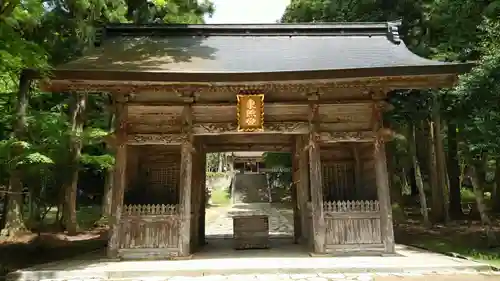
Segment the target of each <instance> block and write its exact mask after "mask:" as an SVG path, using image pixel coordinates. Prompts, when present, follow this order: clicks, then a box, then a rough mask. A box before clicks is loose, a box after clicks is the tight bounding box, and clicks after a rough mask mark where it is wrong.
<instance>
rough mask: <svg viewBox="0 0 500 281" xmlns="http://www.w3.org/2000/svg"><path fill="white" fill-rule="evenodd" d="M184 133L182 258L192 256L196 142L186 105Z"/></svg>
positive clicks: (180, 251)
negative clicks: (194, 154)
mask: <svg viewBox="0 0 500 281" xmlns="http://www.w3.org/2000/svg"><path fill="white" fill-rule="evenodd" d="M182 115H183V122H184V123H183V132H184V134H185V140H184V142H183V143H182V144H181V167H180V185H179V186H180V189H181V190H180V191H179V209H180V213H179V215H180V227H179V254H180V256H182V257H186V256H189V255H190V245H191V195H192V176H193V152H194V146H193V144H194V142H193V135H192V132H191V130H192V124H193V123H192V120H193V119H192V108H191V105H190V104H189V105H186V106H185V107H184V110H183V113H182Z"/></svg>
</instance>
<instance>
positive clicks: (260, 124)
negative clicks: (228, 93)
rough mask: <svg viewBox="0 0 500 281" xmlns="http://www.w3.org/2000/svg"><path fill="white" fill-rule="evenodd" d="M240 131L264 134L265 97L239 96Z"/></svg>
mask: <svg viewBox="0 0 500 281" xmlns="http://www.w3.org/2000/svg"><path fill="white" fill-rule="evenodd" d="M237 98H238V105H237V109H236V115H237V118H238V131H240V132H262V131H263V130H264V95H263V94H248V95H243V94H242V95H237Z"/></svg>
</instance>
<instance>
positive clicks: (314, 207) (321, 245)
mask: <svg viewBox="0 0 500 281" xmlns="http://www.w3.org/2000/svg"><path fill="white" fill-rule="evenodd" d="M310 100H311V101H312V102H311V104H310V106H309V111H310V115H309V140H308V145H307V146H308V150H309V151H308V152H309V184H310V188H311V211H312V229H313V233H314V234H313V235H314V236H313V237H314V238H313V239H314V242H313V245H314V246H313V251H314V253H317V254H322V253H325V242H326V236H325V235H326V227H325V217H324V214H323V183H322V182H323V179H322V170H321V160H320V147H319V143H318V142H317V140H316V133H317V132H318V121H319V120H318V110H319V108H318V105H317V103H315V102H314V101H317V100H318V96H317V95H314V96H311V97H310Z"/></svg>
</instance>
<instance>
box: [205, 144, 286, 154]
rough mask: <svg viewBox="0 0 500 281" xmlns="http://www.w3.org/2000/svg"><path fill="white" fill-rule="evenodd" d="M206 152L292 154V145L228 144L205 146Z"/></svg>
mask: <svg viewBox="0 0 500 281" xmlns="http://www.w3.org/2000/svg"><path fill="white" fill-rule="evenodd" d="M205 151H206V152H207V153H210V152H230V151H272V152H291V147H290V144H227V145H205Z"/></svg>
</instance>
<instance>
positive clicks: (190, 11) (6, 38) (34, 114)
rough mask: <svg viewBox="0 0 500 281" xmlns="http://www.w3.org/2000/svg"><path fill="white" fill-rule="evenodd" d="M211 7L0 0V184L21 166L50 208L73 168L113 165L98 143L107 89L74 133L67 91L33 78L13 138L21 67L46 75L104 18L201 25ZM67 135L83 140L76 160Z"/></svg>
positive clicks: (108, 0) (80, 48)
mask: <svg viewBox="0 0 500 281" xmlns="http://www.w3.org/2000/svg"><path fill="white" fill-rule="evenodd" d="M212 11H213V4H212V3H211V2H209V1H191V0H163V1H153V2H152V1H148V0H72V1H67V0H58V1H53V0H47V1H38V0H24V1H20V0H12V1H0V113H1V114H0V185H5V184H6V183H7V182H8V179H9V176H10V174H11V171H12V169H14V168H16V169H19V170H20V171H21V172H22V173H21V174H22V182H23V185H24V186H25V187H28V188H29V190H30V193H31V194H32V195H33V196H34V198H36V200H38V202H39V203H40V204H41V205H45V203H42V202H46V204H47V206H53V205H55V204H57V203H60V202H57V200H58V198H59V197H60V196H59V194H60V191H59V189H60V187H61V186H62V185H63V184H66V183H67V181H68V175H70V174H72V172H73V169H75V168H80V169H82V170H83V169H89V170H92V172H94V173H93V174H98V173H99V172H103V171H105V170H109V169H111V168H112V167H113V165H114V157H113V156H112V155H110V154H109V152H108V151H107V149H106V145H105V144H104V142H103V140H104V137H105V136H106V135H107V134H108V132H109V131H110V126H111V121H110V120H111V118H110V111H109V110H108V105H109V96H107V95H99V94H91V95H89V98H88V102H87V111H86V112H85V117H86V121H85V124H84V130H83V132H78V135H77V136H72V134H73V132H72V130H71V128H70V124H69V118H68V112H69V109H68V104H69V97H70V94H68V93H45V92H41V91H40V90H39V89H38V88H37V87H36V85H34V84H33V85H31V87H30V93H29V104H28V107H27V110H26V116H25V118H26V123H27V124H26V128H24V131H26V133H27V134H26V136H23V139H22V141H20V140H16V139H14V138H13V128H12V127H13V126H12V124H14V121H16V120H15V118H16V117H15V116H14V111H15V108H16V102H17V101H16V92H17V90H18V89H17V87H18V84H19V74H20V73H21V71H22V70H24V69H27V68H31V69H37V70H39V71H41V73H42V74H43V75H48V74H49V72H50V70H51V69H52V68H53V67H54V66H55V65H58V64H61V63H64V62H67V61H70V60H73V59H75V58H77V57H78V56H80V55H82V54H83V53H84V52H85V51H87V50H88V49H90V48H93V44H92V43H93V42H94V39H95V35H96V30H97V28H98V27H100V26H102V25H105V24H108V23H117V22H133V23H151V22H154V21H155V22H157V21H160V22H171V23H201V22H203V18H204V15H205V14H206V13H211V12H212ZM75 137H76V138H75ZM73 140H77V141H79V142H81V143H82V145H83V149H82V155H81V157H80V159H79V162H80V163H79V164H80V165H73V164H72V165H70V164H69V163H68V161H69V159H70V157H69V156H70V155H69V152H70V151H71V149H70V148H71V147H72V146H71V145H70V144H71V143H70V142H71V141H73ZM95 172H97V173H95ZM101 189H102V186H101Z"/></svg>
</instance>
